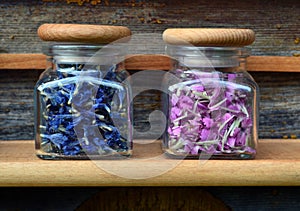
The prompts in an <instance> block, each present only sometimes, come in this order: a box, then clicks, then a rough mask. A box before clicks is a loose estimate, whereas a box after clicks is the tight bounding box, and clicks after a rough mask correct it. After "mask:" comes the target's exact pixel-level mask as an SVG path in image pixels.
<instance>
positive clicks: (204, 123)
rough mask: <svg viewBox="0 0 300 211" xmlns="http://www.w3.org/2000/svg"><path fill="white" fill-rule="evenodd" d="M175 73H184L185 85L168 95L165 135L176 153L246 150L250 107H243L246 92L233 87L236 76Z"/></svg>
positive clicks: (238, 87)
mask: <svg viewBox="0 0 300 211" xmlns="http://www.w3.org/2000/svg"><path fill="white" fill-rule="evenodd" d="M177 72H178V75H179V77H181V76H182V74H185V78H183V79H184V80H187V81H189V82H188V83H186V84H185V87H184V88H182V86H181V85H180V86H178V87H177V88H175V89H174V87H173V88H172V92H171V94H170V96H171V97H170V110H169V112H170V113H169V116H170V126H169V128H168V130H167V132H168V134H169V137H170V138H172V141H173V142H176V143H177V145H176V146H179V148H177V149H176V150H178V151H180V152H182V151H185V152H186V153H190V154H192V155H197V154H199V153H201V152H205V153H216V154H221V153H235V152H238V153H240V151H242V150H244V149H246V148H247V147H248V146H247V145H248V141H247V139H248V138H250V135H249V134H251V131H252V126H253V119H252V116H251V114H252V112H251V104H250V105H247V104H248V103H249V102H248V101H247V100H248V99H247V97H248V90H246V89H243V88H241V87H240V85H237V84H236V82H235V81H236V77H237V74H235V73H228V74H227V73H225V74H223V73H218V72H217V73H216V72H200V71H196V70H189V71H186V73H185V72H184V71H183V70H178V71H177ZM193 80H194V81H193ZM226 80H227V81H226ZM175 87H176V86H175ZM169 91H170V90H169ZM173 120H176V124H174V122H173ZM175 125H176V126H175ZM198 141H201V142H198ZM181 142H182V145H180V143H181ZM202 142H203V143H202ZM205 142H206V143H205ZM178 143H179V144H178ZM215 143H217V144H215ZM180 146H182V147H181V148H180ZM249 148H251V147H249ZM238 150H239V151H238Z"/></svg>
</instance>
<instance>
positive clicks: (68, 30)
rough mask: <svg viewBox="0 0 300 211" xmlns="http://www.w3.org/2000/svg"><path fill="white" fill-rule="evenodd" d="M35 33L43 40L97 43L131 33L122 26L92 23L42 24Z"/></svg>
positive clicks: (124, 36)
mask: <svg viewBox="0 0 300 211" xmlns="http://www.w3.org/2000/svg"><path fill="white" fill-rule="evenodd" d="M37 33H38V35H39V37H40V38H41V39H42V40H44V41H55V42H82V43H99V44H107V43H111V42H114V41H116V40H120V39H122V38H125V39H126V37H129V36H130V35H131V32H130V30H129V29H128V28H127V27H124V26H108V25H93V24H42V25H41V26H40V27H39V28H38V31H37ZM125 39H124V40H123V41H125Z"/></svg>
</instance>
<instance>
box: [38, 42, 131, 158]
mask: <svg viewBox="0 0 300 211" xmlns="http://www.w3.org/2000/svg"><path fill="white" fill-rule="evenodd" d="M45 54H47V55H48V56H49V58H48V60H49V61H50V67H49V68H48V69H47V70H46V71H45V72H43V73H42V74H41V76H40V79H39V81H38V82H37V84H36V86H35V91H34V92H35V145H36V153H37V156H38V157H40V158H42V159H104V158H105V159H111V158H123V156H130V155H131V154H132V124H131V119H132V108H131V106H130V102H131V90H130V86H129V83H127V82H126V78H127V77H128V73H127V71H126V70H125V69H124V64H123V50H122V47H120V46H118V45H107V46H104V45H101V44H81V43H75V44H74V43H65V44H62V43H58V44H53V45H51V46H50V47H49V48H48V49H47V50H45Z"/></svg>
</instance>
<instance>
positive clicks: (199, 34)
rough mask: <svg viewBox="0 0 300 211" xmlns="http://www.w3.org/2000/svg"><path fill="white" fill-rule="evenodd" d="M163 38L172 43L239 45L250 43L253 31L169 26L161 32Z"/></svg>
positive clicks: (220, 45)
mask: <svg viewBox="0 0 300 211" xmlns="http://www.w3.org/2000/svg"><path fill="white" fill-rule="evenodd" d="M163 40H164V41H165V42H166V43H168V44H172V45H193V46H214V47H215V46H218V47H222V46H231V47H241V46H246V45H250V44H252V43H253V42H254V40H255V33H254V31H252V30H251V29H229V28H226V29H224V28H213V29H212V28H170V29H166V30H165V31H164V32H163Z"/></svg>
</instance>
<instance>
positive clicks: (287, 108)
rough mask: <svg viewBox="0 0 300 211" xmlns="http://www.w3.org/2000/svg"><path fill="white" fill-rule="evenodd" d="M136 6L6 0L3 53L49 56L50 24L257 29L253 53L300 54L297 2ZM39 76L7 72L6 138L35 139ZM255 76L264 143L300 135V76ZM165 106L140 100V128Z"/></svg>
mask: <svg viewBox="0 0 300 211" xmlns="http://www.w3.org/2000/svg"><path fill="white" fill-rule="evenodd" d="M128 2H132V1H106V3H105V2H102V3H101V4H97V5H92V4H91V3H85V4H84V5H82V6H79V5H78V4H76V3H71V4H67V3H66V2H65V1H56V2H55V1H42V0H28V1H17V0H12V1H1V2H0V14H1V16H0V24H1V26H0V52H6V53H41V52H42V46H43V45H46V44H45V43H43V42H42V41H41V40H40V39H39V38H38V37H37V35H36V30H37V28H38V27H39V26H40V25H41V24H42V23H90V24H112V25H125V26H128V27H129V28H130V29H131V30H132V32H133V33H134V34H137V33H162V32H163V30H165V29H166V28H169V27H238V28H251V29H253V30H254V31H255V32H256V36H257V38H256V42H255V43H254V44H253V45H252V46H251V49H252V54H254V55H281V56H293V55H294V56H296V55H298V54H299V53H300V44H298V43H299V41H300V27H299V26H300V18H299V14H300V2H299V1H296V0H294V1H292V0H285V1H283V0H276V1H275V0H272V1H258V0H251V1H230V2H227V1H222V0H213V1H191V0H188V1H163V0H162V1H155V2H150V1H145V2H142V1H135V3H128ZM149 36H151V35H149ZM147 45H148V46H151V43H150V44H149V43H148V44H147ZM299 59H300V58H299ZM299 68H300V67H299ZM39 73H40V71H35V70H28V71H16V70H14V71H13V70H1V71H0V81H1V84H0V139H6V140H8V139H33V100H32V99H33V96H32V95H33V94H32V90H33V87H34V84H35V82H36V80H37V79H38V75H39ZM252 75H253V77H254V78H255V80H256V81H257V82H258V84H259V86H260V90H261V104H260V125H259V136H260V138H282V137H285V138H296V137H300V123H299V122H300V115H299V114H300V106H299V102H300V94H299V93H300V80H299V79H300V73H267V72H265V73H264V72H261V73H252ZM158 108H159V97H158V94H157V92H156V93H155V92H150V91H148V92H147V93H144V94H143V95H140V96H139V97H137V98H136V100H135V112H134V113H135V114H134V120H135V122H134V125H135V128H136V129H137V130H138V131H146V130H147V129H149V128H150V125H149V122H148V114H149V113H150V112H151V111H152V110H155V109H158ZM154 132H155V130H154ZM141 136H142V135H141V133H136V134H135V137H141Z"/></svg>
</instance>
